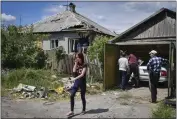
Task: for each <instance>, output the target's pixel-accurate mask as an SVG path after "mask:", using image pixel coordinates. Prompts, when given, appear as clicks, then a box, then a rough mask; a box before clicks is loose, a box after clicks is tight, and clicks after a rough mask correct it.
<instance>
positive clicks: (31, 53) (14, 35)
mask: <svg viewBox="0 0 177 119" xmlns="http://www.w3.org/2000/svg"><path fill="white" fill-rule="evenodd" d="M1 31H2V39H1V42H2V43H1V48H2V66H3V67H6V68H21V67H34V66H35V64H36V59H35V58H36V56H37V54H38V52H39V51H40V50H39V49H38V47H37V46H36V44H35V41H36V40H37V39H38V38H44V37H47V35H40V34H34V33H33V27H32V26H31V27H28V28H23V29H21V28H18V27H16V26H14V25H9V26H7V28H2V29H1Z"/></svg>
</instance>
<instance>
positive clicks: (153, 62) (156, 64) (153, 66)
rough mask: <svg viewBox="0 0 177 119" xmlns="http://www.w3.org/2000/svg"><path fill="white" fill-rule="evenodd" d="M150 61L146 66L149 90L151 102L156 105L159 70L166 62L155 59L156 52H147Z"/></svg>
mask: <svg viewBox="0 0 177 119" xmlns="http://www.w3.org/2000/svg"><path fill="white" fill-rule="evenodd" d="M149 54H150V57H151V59H150V60H149V62H148V64H147V70H148V72H149V78H150V80H149V89H150V92H151V102H152V103H156V101H157V84H158V81H159V78H160V70H161V67H162V65H163V64H167V63H168V60H167V59H164V58H161V57H157V56H156V55H157V51H155V50H152V51H151V52H149Z"/></svg>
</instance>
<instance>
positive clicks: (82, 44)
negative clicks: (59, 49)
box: [70, 39, 89, 53]
mask: <svg viewBox="0 0 177 119" xmlns="http://www.w3.org/2000/svg"><path fill="white" fill-rule="evenodd" d="M88 45H89V43H88V41H87V40H85V41H84V40H82V39H81V40H79V39H71V40H70V48H71V50H70V51H71V52H78V51H79V50H81V51H83V52H85V53H86V52H87V47H88Z"/></svg>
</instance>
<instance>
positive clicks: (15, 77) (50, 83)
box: [2, 68, 62, 89]
mask: <svg viewBox="0 0 177 119" xmlns="http://www.w3.org/2000/svg"><path fill="white" fill-rule="evenodd" d="M52 75H54V73H51V72H50V71H48V70H42V69H41V70H35V69H24V68H23V69H18V70H13V71H11V72H9V73H8V75H5V76H3V75H2V86H3V87H4V88H6V89H7V88H8V89H12V88H14V87H17V86H18V84H19V83H23V84H26V85H32V86H36V87H37V88H39V87H41V86H42V87H47V88H51V89H54V88H57V87H59V86H61V85H62V84H59V83H57V82H55V81H56V80H59V79H60V78H61V77H58V78H57V79H54V78H52V77H51V76H52Z"/></svg>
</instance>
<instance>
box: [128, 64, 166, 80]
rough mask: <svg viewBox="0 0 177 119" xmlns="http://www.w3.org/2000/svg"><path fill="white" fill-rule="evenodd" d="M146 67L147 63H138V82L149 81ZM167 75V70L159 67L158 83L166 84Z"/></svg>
mask: <svg viewBox="0 0 177 119" xmlns="http://www.w3.org/2000/svg"><path fill="white" fill-rule="evenodd" d="M146 65H147V63H145V62H144V61H140V63H139V78H140V81H149V73H148V71H147V66H146ZM167 75H168V73H167V69H166V68H165V67H161V71H160V78H159V82H161V83H167V82H168V79H167ZM131 78H133V73H132V75H131Z"/></svg>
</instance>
